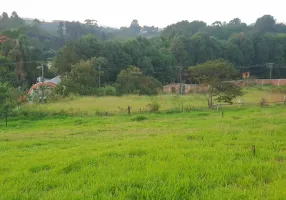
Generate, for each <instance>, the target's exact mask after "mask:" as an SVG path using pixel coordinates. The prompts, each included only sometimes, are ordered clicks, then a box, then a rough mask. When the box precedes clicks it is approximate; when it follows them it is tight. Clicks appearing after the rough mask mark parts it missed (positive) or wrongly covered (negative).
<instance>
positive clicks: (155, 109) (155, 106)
mask: <svg viewBox="0 0 286 200" xmlns="http://www.w3.org/2000/svg"><path fill="white" fill-rule="evenodd" d="M147 106H148V107H149V111H150V112H158V111H159V109H160V104H159V103H158V102H157V100H156V99H152V102H151V103H150V104H148V105H147Z"/></svg>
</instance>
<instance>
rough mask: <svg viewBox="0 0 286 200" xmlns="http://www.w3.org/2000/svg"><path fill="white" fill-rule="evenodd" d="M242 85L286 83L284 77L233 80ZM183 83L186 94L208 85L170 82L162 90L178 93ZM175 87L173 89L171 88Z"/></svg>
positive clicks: (200, 89) (204, 88) (204, 89)
mask: <svg viewBox="0 0 286 200" xmlns="http://www.w3.org/2000/svg"><path fill="white" fill-rule="evenodd" d="M235 83H236V84H238V85H241V86H242V87H247V86H251V85H260V86H263V85H275V86H280V85H286V79H271V80H270V79H255V80H241V81H236V82H235ZM183 85H184V87H185V91H182V93H184V94H188V93H190V92H202V91H206V90H207V89H208V87H201V86H200V85H198V84H180V83H172V84H169V85H166V86H164V87H163V92H165V93H172V90H175V93H180V90H181V89H182V86H183ZM172 88H175V89H172Z"/></svg>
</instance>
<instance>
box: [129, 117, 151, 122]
mask: <svg viewBox="0 0 286 200" xmlns="http://www.w3.org/2000/svg"><path fill="white" fill-rule="evenodd" d="M147 119H148V118H147V117H145V116H135V117H133V118H132V121H137V122H139V121H143V120H147Z"/></svg>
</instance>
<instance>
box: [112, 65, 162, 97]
mask: <svg viewBox="0 0 286 200" xmlns="http://www.w3.org/2000/svg"><path fill="white" fill-rule="evenodd" d="M161 87H162V85H161V83H160V82H159V81H158V80H156V79H155V78H153V77H149V76H144V74H143V73H142V72H141V70H140V69H139V68H137V67H133V66H131V67H129V68H127V69H126V70H122V71H121V72H120V74H119V75H118V77H117V80H116V91H117V94H118V95H122V94H137V93H139V94H140V95H157V94H158V92H159V89H160V88H161Z"/></svg>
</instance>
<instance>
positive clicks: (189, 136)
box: [0, 106, 286, 200]
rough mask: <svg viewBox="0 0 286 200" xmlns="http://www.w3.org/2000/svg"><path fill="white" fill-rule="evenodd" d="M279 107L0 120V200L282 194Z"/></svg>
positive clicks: (285, 188)
mask: <svg viewBox="0 0 286 200" xmlns="http://www.w3.org/2000/svg"><path fill="white" fill-rule="evenodd" d="M285 111H286V108H285V107H284V106H270V107H266V108H262V109H261V108H259V107H252V108H251V107H249V108H241V109H232V110H226V111H225V115H224V117H223V118H222V116H221V113H218V112H215V111H205V112H185V113H173V114H163V113H161V114H141V115H137V116H122V115H118V116H109V117H88V116H84V117H68V116H66V117H60V116H57V117H55V118H43V119H42V120H39V119H34V120H33V121H32V120H25V119H20V120H16V121H12V122H10V124H9V125H10V126H9V127H8V129H6V128H4V127H3V126H2V124H1V126H0V131H1V132H0V173H1V174H0V194H1V195H0V199H45V200H47V199H51V200H52V199H281V200H282V199H285V196H286V140H285V139H286V138H285V137H286V136H285V130H286V124H285V117H286V112H285ZM139 116H141V117H139ZM253 145H255V147H256V153H255V155H254V154H253V151H252V146H253Z"/></svg>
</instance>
